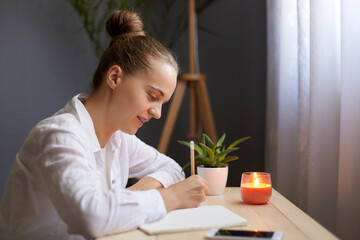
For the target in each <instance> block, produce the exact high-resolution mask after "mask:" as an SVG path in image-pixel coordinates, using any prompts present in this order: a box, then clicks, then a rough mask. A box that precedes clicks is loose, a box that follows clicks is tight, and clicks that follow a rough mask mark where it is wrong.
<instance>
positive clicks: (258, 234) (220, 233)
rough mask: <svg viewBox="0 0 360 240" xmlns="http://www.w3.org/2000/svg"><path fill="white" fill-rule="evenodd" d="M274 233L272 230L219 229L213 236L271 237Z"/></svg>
mask: <svg viewBox="0 0 360 240" xmlns="http://www.w3.org/2000/svg"><path fill="white" fill-rule="evenodd" d="M273 235H274V232H264V231H244V230H225V229H219V231H217V232H216V233H215V236H234V237H235V236H237V237H254V238H257V237H261V238H269V239H271V238H272V236H273Z"/></svg>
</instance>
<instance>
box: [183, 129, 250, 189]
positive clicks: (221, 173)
mask: <svg viewBox="0 0 360 240" xmlns="http://www.w3.org/2000/svg"><path fill="white" fill-rule="evenodd" d="M225 136H226V134H225V133H224V134H223V135H222V136H221V138H220V139H219V140H218V141H217V142H216V143H214V142H213V141H212V140H211V139H210V138H209V137H208V136H207V135H206V134H205V133H203V134H202V140H201V142H200V143H199V145H197V144H194V150H195V151H196V153H197V155H196V157H195V165H197V173H198V175H199V176H201V177H202V178H204V179H205V180H206V181H207V183H208V187H209V193H208V195H220V194H222V193H223V191H224V189H225V186H226V182H227V176H228V165H229V164H228V163H229V162H231V161H234V160H237V159H239V158H238V157H237V156H228V154H229V153H231V152H234V151H236V150H237V149H239V148H238V147H236V145H238V144H239V143H241V142H243V141H246V140H248V139H249V138H251V137H250V136H248V137H244V138H241V139H238V140H236V141H234V142H233V143H232V144H230V145H229V146H228V147H225V146H224V145H223V142H224V140H225ZM178 143H181V144H183V145H185V146H188V147H190V143H189V142H187V141H178ZM190 164H191V163H190V162H189V163H187V164H185V166H184V167H183V169H182V170H183V171H184V170H185V168H186V167H188V166H189V165H190Z"/></svg>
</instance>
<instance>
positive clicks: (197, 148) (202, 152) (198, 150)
mask: <svg viewBox="0 0 360 240" xmlns="http://www.w3.org/2000/svg"><path fill="white" fill-rule="evenodd" d="M177 142H178V143H180V144H183V145H185V146H187V147H189V148H190V142H187V141H180V140H178V141H177ZM194 150H195V151H196V152H197V153H198V154H199V155H204V151H203V149H202V148H201V147H199V146H198V145H196V144H194Z"/></svg>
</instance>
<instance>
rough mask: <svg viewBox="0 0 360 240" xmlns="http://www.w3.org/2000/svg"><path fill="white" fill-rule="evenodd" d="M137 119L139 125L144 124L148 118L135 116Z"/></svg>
mask: <svg viewBox="0 0 360 240" xmlns="http://www.w3.org/2000/svg"><path fill="white" fill-rule="evenodd" d="M137 118H138V119H139V122H140V126H142V125H144V123H146V122H148V121H149V120H148V119H146V118H142V117H137Z"/></svg>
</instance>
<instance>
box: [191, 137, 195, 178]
mask: <svg viewBox="0 0 360 240" xmlns="http://www.w3.org/2000/svg"><path fill="white" fill-rule="evenodd" d="M190 164H191V175H195V156H194V141H190Z"/></svg>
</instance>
